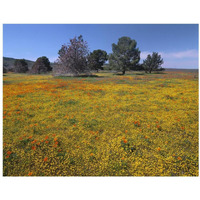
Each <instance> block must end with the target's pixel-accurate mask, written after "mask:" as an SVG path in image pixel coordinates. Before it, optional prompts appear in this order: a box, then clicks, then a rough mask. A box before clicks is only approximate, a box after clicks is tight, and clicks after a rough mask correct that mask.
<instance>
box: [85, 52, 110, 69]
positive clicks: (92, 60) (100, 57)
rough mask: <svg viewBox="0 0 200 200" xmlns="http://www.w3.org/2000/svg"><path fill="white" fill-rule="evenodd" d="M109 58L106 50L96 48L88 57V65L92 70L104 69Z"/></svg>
mask: <svg viewBox="0 0 200 200" xmlns="http://www.w3.org/2000/svg"><path fill="white" fill-rule="evenodd" d="M107 60H108V55H107V52H106V51H103V50H101V49H98V50H94V51H93V52H92V53H90V55H89V57H88V66H89V68H90V69H91V70H96V71H97V72H98V70H100V69H101V70H102V69H103V67H102V66H103V65H104V63H105V62H106V61H107Z"/></svg>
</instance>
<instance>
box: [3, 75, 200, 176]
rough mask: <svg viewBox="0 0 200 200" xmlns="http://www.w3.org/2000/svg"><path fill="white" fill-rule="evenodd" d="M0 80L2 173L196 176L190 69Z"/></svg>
mask: <svg viewBox="0 0 200 200" xmlns="http://www.w3.org/2000/svg"><path fill="white" fill-rule="evenodd" d="M97 75H98V76H97V77H79V78H72V77H53V76H51V75H21V74H14V73H8V74H5V75H4V77H3V81H4V83H3V175H4V176H198V174H199V172H198V141H199V139H198V78H197V75H196V73H193V72H184V71H183V72H182V71H179V72H177V71H174V72H165V73H164V74H147V75H146V74H142V73H137V74H136V73H130V74H127V75H125V76H117V75H113V74H111V73H98V74H97Z"/></svg>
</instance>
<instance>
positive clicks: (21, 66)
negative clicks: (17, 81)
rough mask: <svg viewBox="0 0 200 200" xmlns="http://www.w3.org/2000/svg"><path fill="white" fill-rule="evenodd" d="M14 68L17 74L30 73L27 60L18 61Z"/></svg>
mask: <svg viewBox="0 0 200 200" xmlns="http://www.w3.org/2000/svg"><path fill="white" fill-rule="evenodd" d="M14 66H15V68H14V72H16V73H26V72H27V71H28V64H27V62H26V61H25V59H16V60H15V63H14Z"/></svg>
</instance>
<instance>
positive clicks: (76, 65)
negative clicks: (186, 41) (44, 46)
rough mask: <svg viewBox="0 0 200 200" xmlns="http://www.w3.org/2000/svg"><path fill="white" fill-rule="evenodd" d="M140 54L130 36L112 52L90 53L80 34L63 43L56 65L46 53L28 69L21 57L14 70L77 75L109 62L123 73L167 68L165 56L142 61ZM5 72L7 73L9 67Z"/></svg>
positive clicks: (151, 56)
mask: <svg viewBox="0 0 200 200" xmlns="http://www.w3.org/2000/svg"><path fill="white" fill-rule="evenodd" d="M140 53H141V51H140V50H139V48H138V47H137V42H136V41H135V40H134V39H131V38H130V37H121V38H119V40H118V42H117V44H115V43H113V44H112V53H111V54H109V55H108V54H107V52H106V51H104V50H101V49H97V50H94V51H93V52H89V48H88V43H87V42H86V41H84V39H83V37H82V35H80V36H79V37H74V38H73V39H70V41H69V43H68V44H64V45H62V47H61V49H60V50H59V51H58V55H59V56H58V59H57V60H56V61H55V63H54V66H53V68H52V67H51V65H50V61H49V59H48V58H47V57H46V56H42V57H39V58H38V59H37V60H36V62H35V63H34V65H33V66H32V69H31V70H28V64H27V63H26V61H25V60H24V59H17V60H16V61H15V63H14V66H15V68H14V71H15V72H17V73H26V72H29V73H33V74H41V73H47V72H50V71H52V70H53V73H54V74H57V75H63V74H68V75H72V76H74V75H80V74H82V73H86V74H90V73H91V71H96V72H98V71H99V70H103V69H104V68H103V66H104V64H105V63H106V62H107V61H108V63H109V69H110V70H115V71H117V72H121V73H122V75H124V74H125V73H126V71H129V70H135V71H138V70H141V71H145V72H146V73H151V72H152V71H162V70H164V68H162V67H161V65H162V64H163V59H162V58H161V55H159V54H158V53H157V52H153V53H152V54H149V55H147V58H146V59H145V60H143V63H142V64H140V63H139V62H140ZM4 72H6V69H5V71H4Z"/></svg>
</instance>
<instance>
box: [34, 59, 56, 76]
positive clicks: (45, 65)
mask: <svg viewBox="0 0 200 200" xmlns="http://www.w3.org/2000/svg"><path fill="white" fill-rule="evenodd" d="M51 70H52V67H51V65H50V62H49V59H48V58H47V57H46V56H42V57H39V58H38V59H37V60H36V62H35V63H34V65H33V67H32V70H31V72H32V73H34V74H40V73H46V72H49V71H51Z"/></svg>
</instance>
